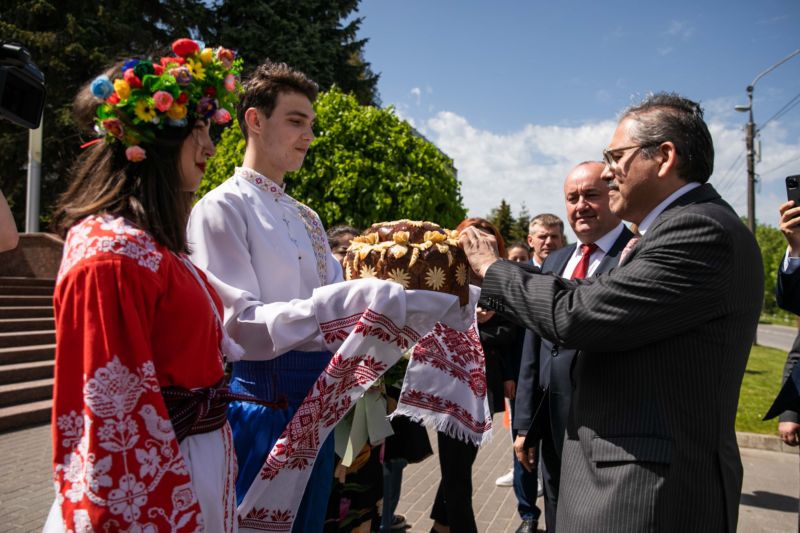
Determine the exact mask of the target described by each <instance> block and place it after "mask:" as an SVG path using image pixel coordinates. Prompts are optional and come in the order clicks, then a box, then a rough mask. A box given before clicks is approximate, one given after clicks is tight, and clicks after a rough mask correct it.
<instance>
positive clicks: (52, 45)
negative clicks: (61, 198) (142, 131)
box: [0, 0, 205, 225]
mask: <svg viewBox="0 0 800 533" xmlns="http://www.w3.org/2000/svg"><path fill="white" fill-rule="evenodd" d="M204 10H205V7H204V3H203V2H202V0H197V1H194V0H161V1H155V0H147V1H142V2H125V1H123V2H108V1H99V2H98V1H96V0H92V1H88V0H74V1H70V2H63V1H57V0H21V1H16V2H3V3H0V36H2V39H3V40H5V41H11V42H17V43H20V44H22V45H23V46H25V47H26V48H27V49H28V50H29V51H30V53H31V56H32V58H33V60H34V62H35V63H36V65H37V66H38V67H39V68H40V69H41V70H42V72H43V73H44V76H45V84H46V87H47V98H46V103H45V110H44V118H43V135H44V143H43V144H44V146H43V150H44V152H43V156H42V194H41V206H42V211H43V213H44V217H43V218H44V220H45V222H46V221H47V214H48V213H49V211H50V210H51V209H52V207H53V204H54V202H55V199H56V197H57V196H58V195H59V194H60V193H61V192H62V191H63V190H64V189H65V187H66V183H67V181H68V177H69V168H70V167H71V166H72V163H73V161H74V159H75V157H76V155H77V154H78V151H79V146H80V145H81V144H82V143H83V142H84V141H85V140H86V139H82V138H81V137H80V135H79V134H78V131H77V129H76V127H75V125H74V123H73V119H72V100H73V99H74V98H75V95H76V93H77V92H78V89H79V88H80V87H81V85H83V84H84V83H85V82H87V81H89V80H90V79H92V78H93V77H94V76H95V75H97V74H98V73H99V72H100V71H101V70H102V69H103V68H105V67H106V66H108V65H110V64H111V63H112V62H113V61H115V60H117V59H123V58H126V57H131V56H134V55H139V54H142V53H145V52H149V51H155V50H156V49H157V48H160V47H162V46H167V45H169V44H170V43H171V42H172V40H173V39H174V36H175V35H178V36H180V35H187V34H188V33H189V31H190V30H191V31H195V32H196V31H198V25H197V21H202V20H203V16H202V13H203V12H204ZM0 147H2V150H0V187H1V188H2V191H3V193H5V194H6V195H7V196H8V197H9V201H10V203H11V205H12V209H13V211H14V214H15V217H16V219H17V223H18V225H19V223H20V222H21V221H22V219H23V210H24V207H25V177H26V173H27V149H28V130H26V129H23V128H20V127H18V126H14V125H12V124H11V123H9V122H6V121H0Z"/></svg>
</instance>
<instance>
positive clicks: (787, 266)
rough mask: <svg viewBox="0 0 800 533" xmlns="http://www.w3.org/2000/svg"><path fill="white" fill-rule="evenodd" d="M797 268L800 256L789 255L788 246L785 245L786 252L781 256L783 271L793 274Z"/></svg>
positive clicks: (799, 266) (799, 263) (799, 264)
mask: <svg viewBox="0 0 800 533" xmlns="http://www.w3.org/2000/svg"><path fill="white" fill-rule="evenodd" d="M798 268H800V257H790V256H789V247H788V246H787V247H786V254H785V255H784V256H783V268H782V270H783V273H784V274H793V273H794V272H795V271H796V270H797V269H798Z"/></svg>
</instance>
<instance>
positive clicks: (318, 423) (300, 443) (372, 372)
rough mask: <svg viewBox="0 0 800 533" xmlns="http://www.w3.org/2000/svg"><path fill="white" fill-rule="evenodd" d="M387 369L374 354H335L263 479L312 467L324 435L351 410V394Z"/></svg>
mask: <svg viewBox="0 0 800 533" xmlns="http://www.w3.org/2000/svg"><path fill="white" fill-rule="evenodd" d="M386 369H387V365H386V364H385V363H382V362H381V361H378V360H376V359H375V358H374V357H372V356H371V355H354V356H351V357H348V358H345V357H343V356H342V354H340V353H337V354H335V355H334V356H333V357H332V358H331V361H330V363H328V366H327V368H325V371H324V372H323V373H322V374H321V375H320V377H319V378H318V379H317V381H316V383H314V387H313V388H312V389H311V392H310V393H309V395H308V396H306V399H305V400H303V403H302V404H300V407H299V408H298V409H297V412H296V413H295V415H294V416H293V417H292V420H291V421H290V422H289V425H287V426H286V429H285V430H284V431H283V433H282V434H281V437H280V438H279V439H278V442H277V443H276V444H275V446H274V447H273V449H272V452H271V453H270V454H269V456H268V457H267V460H266V461H265V463H264V466H263V468H262V469H261V473H260V476H261V479H269V480H272V479H275V477H276V476H277V475H278V473H279V472H280V471H281V470H282V469H283V468H290V469H298V470H299V469H304V468H308V466H309V465H310V464H311V462H312V461H313V460H314V459H315V458H316V456H317V452H318V451H319V446H320V442H321V440H322V439H321V438H320V434H321V433H322V432H323V430H324V429H326V428H330V427H333V426H334V425H336V423H337V422H339V420H341V418H342V417H343V416H344V415H345V413H347V411H348V410H349V409H350V407H351V405H352V398H351V393H352V392H353V391H354V390H355V389H357V388H359V387H365V386H368V385H370V384H371V383H372V382H374V381H375V380H376V379H378V377H379V376H380V375H381V374H382V373H383V372H385V371H386Z"/></svg>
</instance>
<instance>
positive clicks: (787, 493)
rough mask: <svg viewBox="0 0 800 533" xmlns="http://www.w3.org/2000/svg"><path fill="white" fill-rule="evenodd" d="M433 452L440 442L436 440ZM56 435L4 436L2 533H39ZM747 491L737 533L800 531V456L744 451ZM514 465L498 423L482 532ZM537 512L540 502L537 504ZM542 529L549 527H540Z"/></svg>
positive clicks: (481, 479) (426, 525)
mask: <svg viewBox="0 0 800 533" xmlns="http://www.w3.org/2000/svg"><path fill="white" fill-rule="evenodd" d="M431 441H432V443H433V445H434V448H435V446H436V439H435V438H432V439H431ZM50 450H51V444H50V427H49V426H40V427H36V428H32V429H25V430H21V431H15V432H11V433H5V434H2V435H0V479H2V483H0V517H2V518H0V532H3V533H6V532H8V533H11V532H14V533H16V532H38V531H41V528H42V525H43V524H44V520H45V518H46V517H47V512H48V510H49V508H50V505H51V504H52V501H53V488H52V485H51V482H50V460H51V458H50ZM742 463H743V464H744V471H745V475H744V487H743V490H742V498H741V505H740V507H739V531H742V532H747V533H761V532H787V531H797V506H798V501H797V500H798V492H800V483H799V481H798V480H800V470H799V469H800V465H798V456H797V455H795V454H787V453H779V452H769V451H762V450H750V449H742ZM510 465H511V438H510V437H509V435H508V431H507V430H505V429H503V427H502V424H501V422H500V417H499V416H498V417H495V436H494V439H492V441H491V442H490V443H489V444H488V445H486V446H485V447H484V448H482V449H481V451H480V452H479V453H478V458H477V460H476V461H475V468H474V470H473V476H472V479H473V486H474V497H473V505H474V508H475V516H476V519H477V521H478V529H479V530H480V531H482V532H490V533H495V532H497V533H501V532H506V531H510V532H513V531H514V530H515V529H516V528H517V526H518V525H519V519H518V518H517V515H516V501H515V499H514V491H513V490H512V489H511V488H509V487H496V486H495V484H494V480H495V478H497V477H499V476H501V475H502V474H504V473H506V472H507V471H508V468H509V467H510ZM438 481H439V465H438V462H437V460H436V456H435V455H434V456H433V457H431V458H429V459H427V460H425V461H423V462H422V463H420V464H417V465H411V466H409V467H408V468H406V470H405V477H404V480H403V493H402V498H401V500H400V505H399V508H398V512H399V513H401V514H404V515H405V516H406V518H407V520H408V521H409V522H410V523H411V524H412V527H411V528H410V529H409V530H408V531H411V532H427V531H429V530H430V527H431V524H432V522H431V520H430V519H429V518H428V515H429V514H430V510H431V505H432V504H433V497H434V495H435V493H436V486H437V483H438ZM539 506H540V507H541V506H542V500H541V498H540V499H539ZM540 529H543V523H542V524H540Z"/></svg>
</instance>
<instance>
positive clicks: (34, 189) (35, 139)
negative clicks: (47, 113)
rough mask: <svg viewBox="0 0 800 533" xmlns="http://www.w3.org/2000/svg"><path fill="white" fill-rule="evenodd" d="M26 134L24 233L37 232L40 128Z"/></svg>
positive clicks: (40, 168)
mask: <svg viewBox="0 0 800 533" xmlns="http://www.w3.org/2000/svg"><path fill="white" fill-rule="evenodd" d="M43 127H44V120H42V121H41V122H40V123H39V127H38V128H36V129H35V130H30V132H29V133H28V192H27V195H26V197H25V233H36V232H38V231H39V198H40V196H41V190H42V128H43Z"/></svg>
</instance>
